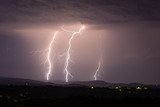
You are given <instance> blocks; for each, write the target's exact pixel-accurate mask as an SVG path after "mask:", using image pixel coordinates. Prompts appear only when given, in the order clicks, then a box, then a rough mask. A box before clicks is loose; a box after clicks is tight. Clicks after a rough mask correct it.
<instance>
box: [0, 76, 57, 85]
mask: <svg viewBox="0 0 160 107" xmlns="http://www.w3.org/2000/svg"><path fill="white" fill-rule="evenodd" d="M0 85H30V86H41V85H54V83H49V82H42V81H37V80H31V79H21V78H7V77H0Z"/></svg>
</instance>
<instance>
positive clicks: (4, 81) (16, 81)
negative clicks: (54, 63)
mask: <svg viewBox="0 0 160 107" xmlns="http://www.w3.org/2000/svg"><path fill="white" fill-rule="evenodd" d="M0 85H28V86H62V87H84V86H85V87H110V88H112V87H113V88H115V87H117V86H119V87H138V86H142V87H145V86H146V87H155V85H146V84H142V83H130V84H125V83H108V82H105V81H73V82H68V83H66V82H64V81H50V82H43V81H37V80H31V79H21V78H6V77H0ZM156 87H159V88H160V86H159V85H157V86H156Z"/></svg>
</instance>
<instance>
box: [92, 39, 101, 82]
mask: <svg viewBox="0 0 160 107" xmlns="http://www.w3.org/2000/svg"><path fill="white" fill-rule="evenodd" d="M100 40H101V42H100V44H99V45H100V46H99V47H100V48H99V49H100V52H101V54H100V57H99V59H98V66H97V69H96V71H95V73H94V76H93V77H94V80H97V79H98V77H100V71H101V70H102V69H103V55H102V53H103V52H102V50H103V49H102V36H100Z"/></svg>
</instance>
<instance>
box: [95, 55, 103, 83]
mask: <svg viewBox="0 0 160 107" xmlns="http://www.w3.org/2000/svg"><path fill="white" fill-rule="evenodd" d="M102 65H103V62H102V58H101V57H100V58H99V62H98V67H97V70H96V72H95V74H94V80H97V79H98V77H99V76H100V70H101V68H102Z"/></svg>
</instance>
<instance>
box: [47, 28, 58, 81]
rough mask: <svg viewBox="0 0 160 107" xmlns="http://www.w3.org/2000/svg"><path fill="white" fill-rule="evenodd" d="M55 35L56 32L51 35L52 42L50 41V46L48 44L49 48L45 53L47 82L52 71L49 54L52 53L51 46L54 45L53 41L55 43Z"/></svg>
mask: <svg viewBox="0 0 160 107" xmlns="http://www.w3.org/2000/svg"><path fill="white" fill-rule="evenodd" d="M57 33H58V31H56V32H55V33H54V34H53V37H52V40H51V42H50V44H49V46H48V49H47V50H48V52H47V62H48V72H47V80H49V79H50V78H49V76H50V74H51V71H52V63H51V59H50V58H51V52H52V44H53V43H54V41H55V38H56V36H57Z"/></svg>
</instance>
